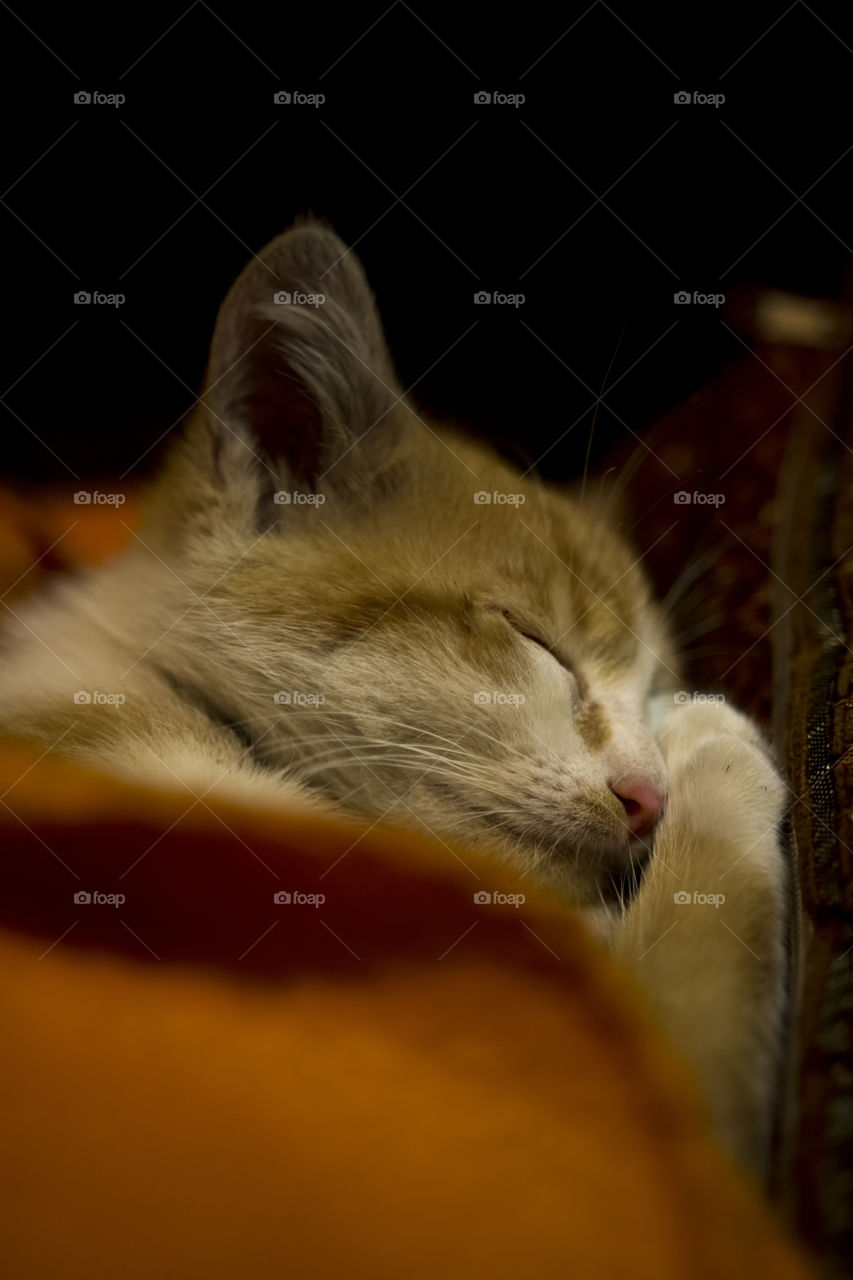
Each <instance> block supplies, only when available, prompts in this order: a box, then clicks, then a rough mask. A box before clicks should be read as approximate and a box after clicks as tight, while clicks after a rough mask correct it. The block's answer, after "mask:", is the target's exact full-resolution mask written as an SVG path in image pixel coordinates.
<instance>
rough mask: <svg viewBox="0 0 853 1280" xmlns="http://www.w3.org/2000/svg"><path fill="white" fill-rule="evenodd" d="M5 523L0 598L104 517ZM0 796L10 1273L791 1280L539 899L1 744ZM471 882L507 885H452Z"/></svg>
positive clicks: (650, 1041)
mask: <svg viewBox="0 0 853 1280" xmlns="http://www.w3.org/2000/svg"><path fill="white" fill-rule="evenodd" d="M3 509H4V512H5V517H4V520H3V522H2V525H0V591H3V590H6V588H7V587H9V586H10V585H11V584H13V583H14V582H15V580H16V579H18V578H19V577H20V575H22V574H23V575H25V576H24V577H23V578H22V579H21V581H19V582H18V583H17V585H16V586H15V588H14V591H13V592H12V593H11V594H10V595H9V596H7V597H6V603H7V604H11V607H12V608H14V607H15V597H16V596H17V595H18V594H19V593H20V592H21V591H22V590H24V589H25V588H26V587H27V586H28V585H29V583H30V582H33V581H37V580H38V579H39V578H40V577H43V576H44V575H45V574H46V573H48V572H56V571H57V569H61V568H63V567H65V566H67V565H69V564H73V563H75V562H80V561H82V560H88V559H93V558H96V557H98V556H100V555H102V554H105V553H106V552H107V551H109V550H112V549H114V548H115V547H117V546H118V545H119V544H120V542H121V540H122V537H123V536H124V531H123V530H122V527H121V524H120V523H119V522H120V521H121V520H128V519H129V517H128V514H127V512H128V508H127V507H125V508H124V509H123V511H122V512H120V513H118V514H116V513H115V512H113V511H112V510H110V511H109V512H106V513H105V512H103V511H101V510H94V509H91V508H74V507H72V506H71V505H70V502H69V499H68V498H67V497H66V498H57V497H55V496H54V497H52V498H50V499H49V500H46V499H44V498H42V499H41V500H40V501H39V502H37V503H36V502H26V503H23V502H19V501H9V502H7V503H6V504H5V505H4V508H3ZM69 512H70V513H71V514H70V516H69ZM73 519H77V520H79V524H78V525H77V527H76V529H74V530H72V532H70V533H68V534H66V535H65V536H64V537H63V538H62V540H61V541H60V542H59V543H58V544H57V545H56V546H55V547H54V548H53V550H52V551H51V552H50V557H49V560H50V562H51V563H52V565H53V567H52V568H50V569H47V568H45V563H46V561H45V560H43V561H42V562H41V564H40V565H39V566H38V567H37V568H35V569H32V570H31V571H30V572H27V570H28V569H29V566H30V565H31V564H32V563H33V561H35V560H36V558H37V557H38V556H39V555H41V554H42V553H43V552H44V551H45V549H46V548H48V547H49V546H50V544H51V542H52V541H53V540H54V539H55V538H57V537H59V535H60V534H61V533H62V532H63V529H65V528H67V526H68V525H70V524H71V522H72V520H73ZM0 796H2V802H0V841H2V851H3V872H2V880H0V883H2V907H0V922H2V925H3V930H2V931H1V932H0V973H2V975H3V976H2V992H1V993H0V1007H2V1043H3V1050H2V1053H0V1081H2V1089H3V1096H4V1098H5V1099H6V1104H7V1105H6V1112H7V1115H6V1118H5V1120H4V1141H3V1143H2V1151H3V1155H2V1191H0V1197H2V1199H1V1200H0V1202H1V1203H2V1210H0V1214H2V1240H1V1241H0V1254H2V1257H3V1258H4V1259H5V1260H6V1263H7V1268H8V1274H9V1275H10V1276H13V1277H15V1280H24V1278H29V1277H39V1278H41V1277H45V1278H47V1277H50V1278H51V1280H52V1278H53V1277H55V1276H59V1275H62V1276H65V1277H80V1278H81V1280H82V1278H83V1277H86V1280H100V1278H101V1277H104V1278H106V1277H110V1280H112V1278H113V1277H115V1276H116V1275H122V1276H123V1277H128V1278H133V1277H140V1278H141V1277H145V1278H146V1280H148V1278H149V1277H150V1276H151V1275H158V1276H163V1277H172V1276H174V1277H176V1278H177V1277H181V1278H182V1280H185V1278H187V1277H205V1278H207V1277H211V1278H212V1277H223V1280H224V1278H225V1277H228V1280H232V1278H233V1277H243V1276H245V1277H251V1278H252V1280H254V1278H265V1277H273V1276H291V1275H292V1276H307V1277H329V1278H330V1280H331V1277H338V1276H348V1277H365V1280H367V1278H368V1277H370V1280H378V1278H382V1277H388V1280H391V1278H393V1280H399V1278H400V1277H404V1276H405V1277H413V1278H415V1280H417V1278H419V1277H423V1280H427V1277H429V1280H433V1278H434V1277H435V1276H437V1275H446V1276H458V1277H463V1276H465V1277H471V1276H481V1275H482V1276H488V1277H496V1278H498V1277H504V1276H505V1277H507V1278H509V1277H512V1280H518V1278H519V1277H528V1276H529V1277H537V1278H538V1277H543V1278H544V1277H554V1278H555V1280H556V1278H557V1277H559V1278H560V1280H564V1278H565V1277H567V1276H575V1277H580V1278H582V1280H585V1278H587V1277H589V1278H590V1280H598V1278H601V1280H619V1278H621V1277H625V1280H628V1278H630V1280H644V1278H645V1277H648V1280H669V1278H670V1277H671V1278H673V1280H674V1278H675V1277H679V1278H681V1277H683V1278H685V1280H686V1278H687V1277H689V1278H690V1280H703V1278H705V1277H707V1278H708V1280H711V1278H714V1280H723V1277H725V1280H736V1278H738V1277H749V1278H750V1280H753V1278H754V1277H764V1276H773V1277H774V1278H775V1280H789V1278H790V1280H795V1278H796V1277H805V1276H806V1275H807V1274H808V1272H807V1268H806V1266H805V1264H804V1263H803V1262H802V1260H801V1259H800V1258H799V1256H798V1255H797V1253H796V1251H795V1249H794V1247H793V1246H792V1245H791V1244H790V1243H789V1242H788V1241H787V1240H786V1239H785V1237H784V1235H783V1233H782V1231H781V1229H780V1228H779V1227H778V1226H777V1225H776V1224H775V1223H774V1222H773V1221H772V1220H771V1217H770V1215H769V1213H768V1212H767V1211H766V1210H765V1209H764V1208H763V1207H762V1206H761V1203H760V1201H759V1197H758V1196H757V1194H756V1193H755V1192H753V1190H752V1189H751V1188H750V1187H749V1186H748V1185H747V1183H746V1182H745V1181H743V1180H741V1178H740V1177H739V1175H738V1174H737V1173H736V1172H735V1171H734V1170H733V1169H732V1168H731V1167H730V1166H729V1165H728V1164H727V1162H726V1160H725V1159H724V1157H723V1156H722V1155H721V1154H720V1153H719V1152H718V1151H717V1150H716V1148H715V1147H714V1145H713V1144H712V1142H711V1140H710V1138H709V1136H708V1133H707V1130H706V1125H705V1121H704V1118H703V1116H702V1113H701V1110H700V1108H699V1106H698V1104H697V1103H696V1101H695V1099H694V1097H693V1094H692V1090H691V1083H690V1080H689V1079H688V1077H687V1073H686V1069H684V1068H683V1067H682V1066H681V1064H680V1063H679V1062H677V1061H676V1060H675V1058H674V1057H672V1056H671V1055H670V1054H669V1051H668V1050H667V1048H666V1046H665V1045H664V1044H663V1043H662V1041H661V1040H660V1039H659V1038H658V1035H657V1032H656V1030H655V1028H654V1027H653V1025H652V1023H651V1022H650V1020H649V1018H648V1017H647V1015H646V1013H645V1011H644V1009H643V1007H642V1004H641V1002H640V1000H639V997H638V996H637V995H636V994H635V993H634V991H633V990H632V989H631V988H630V986H629V983H628V980H627V978H625V977H623V976H622V975H621V974H620V973H618V972H617V971H616V970H615V969H614V968H613V967H612V966H611V964H610V963H609V961H608V960H607V958H606V957H605V956H604V955H602V954H600V953H599V951H598V950H597V948H596V947H595V946H594V945H593V944H592V943H591V942H590V941H589V940H588V939H587V937H586V935H585V933H584V932H583V930H582V928H581V927H580V925H579V924H578V923H577V921H576V920H575V919H574V918H573V917H572V916H571V914H570V913H568V912H567V911H565V909H564V908H563V907H562V906H561V905H560V904H559V903H558V902H557V901H555V900H554V899H552V898H549V897H548V896H547V895H544V894H541V893H537V892H536V891H535V890H534V889H533V888H532V887H531V886H530V885H528V884H522V883H521V882H516V881H514V880H513V878H512V877H511V876H510V875H509V874H508V873H506V872H498V871H497V870H495V869H494V868H493V867H492V866H491V865H490V864H489V863H488V862H486V861H484V860H482V859H480V858H478V857H476V856H474V855H471V854H470V853H468V852H465V854H464V863H463V861H460V860H459V859H458V858H457V857H456V856H455V854H454V852H453V851H451V850H450V849H448V848H447V847H446V846H445V845H443V844H441V843H438V842H436V843H434V844H433V843H429V842H426V841H423V840H420V839H418V838H416V837H414V836H412V835H408V834H401V833H397V832H394V831H393V830H388V829H382V828H378V827H375V828H369V827H365V828H357V827H347V826H344V825H342V824H339V823H334V822H327V821H321V820H317V819H310V820H309V819H305V818H297V817H289V816H286V815H285V816H282V815H280V814H274V813H254V812H249V811H245V810H241V809H240V808H238V807H236V806H230V805H226V804H223V803H213V802H211V801H210V800H209V799H206V800H204V801H203V802H200V803H196V802H193V800H192V798H191V797H184V796H181V795H178V794H174V795H169V794H166V793H162V794H161V793H158V792H153V791H147V790H144V789H141V788H136V787H133V786H130V785H125V784H123V783H119V782H115V781H112V780H109V779H108V778H106V777H103V776H100V775H98V774H96V773H94V772H91V771H88V770H85V769H81V768H78V767H76V766H72V765H70V764H66V763H63V762H61V761H59V760H57V759H54V758H53V757H50V756H47V757H44V758H39V756H38V753H37V752H35V751H32V750H31V749H27V748H25V747H22V746H20V745H15V744H11V743H9V744H6V745H5V746H3V747H0ZM498 891H500V892H504V893H507V894H519V893H523V894H524V895H525V897H526V901H525V902H524V903H523V905H517V904H512V903H511V902H495V901H494V900H492V901H491V902H488V903H477V902H475V900H474V895H475V893H477V892H487V893H489V894H491V895H493V896H494V894H495V893H496V892H498ZM276 894H285V895H287V894H289V895H290V901H275V895H276ZM80 895H83V900H81V899H80ZM86 895H90V897H91V899H92V900H91V901H85V897H86ZM299 895H303V898H304V900H301V899H300V896H299ZM321 896H322V898H323V899H324V900H323V901H322V902H321V901H319V898H320V897H321ZM312 897H313V901H312V900H311V899H312ZM110 898H112V901H110ZM121 898H123V901H119V899H121ZM99 899H100V900H99Z"/></svg>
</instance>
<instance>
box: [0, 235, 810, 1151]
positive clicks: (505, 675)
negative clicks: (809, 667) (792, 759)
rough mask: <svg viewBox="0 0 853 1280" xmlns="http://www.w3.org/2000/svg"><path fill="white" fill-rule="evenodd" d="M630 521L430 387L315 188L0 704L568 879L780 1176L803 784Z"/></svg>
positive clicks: (28, 720)
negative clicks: (788, 862)
mask: <svg viewBox="0 0 853 1280" xmlns="http://www.w3.org/2000/svg"><path fill="white" fill-rule="evenodd" d="M611 524H612V521H609V520H608V519H607V516H606V513H602V511H601V510H599V509H594V508H593V506H592V505H591V504H588V503H586V502H584V501H580V500H578V499H577V498H572V497H570V496H569V495H567V494H566V493H563V492H561V491H560V490H558V489H557V488H552V487H549V486H546V485H545V484H543V483H541V482H540V481H539V480H538V479H536V478H535V477H534V476H532V475H530V474H525V475H524V476H522V475H521V474H519V472H518V470H517V469H515V468H514V467H513V466H511V465H510V464H509V463H508V462H506V461H503V460H501V459H500V458H499V457H498V456H497V455H496V454H495V453H494V452H492V451H491V450H490V449H489V448H488V447H486V446H485V445H483V444H481V443H477V442H475V441H474V440H472V439H470V438H468V437H466V435H465V434H464V433H461V432H458V431H457V430H455V429H451V428H449V427H447V426H446V425H441V424H439V423H437V422H435V421H432V420H430V419H429V418H428V417H427V416H426V415H424V414H422V413H420V412H419V411H418V409H417V408H416V407H415V405H414V404H413V403H412V401H411V399H410V397H409V396H408V395H407V394H405V393H404V391H403V389H402V387H401V385H400V383H399V381H398V380H397V375H396V374H395V372H394V368H393V366H392V363H391V359H390V356H389V353H388V349H387V346H386V343H385V339H384V336H383V329H382V325H381V322H380V318H379V314H378V311H377V307H376V304H375V300H374V297H373V295H372V293H371V290H370V288H369V286H368V283H367V280H366V278H365V276H364V273H363V269H362V267H361V265H360V263H359V262H358V260H357V258H356V256H355V254H354V253H353V252H352V251H350V250H348V249H347V247H346V246H345V245H344V244H343V242H342V241H341V240H340V239H338V237H337V236H336V235H335V234H334V232H333V231H332V230H331V229H330V228H328V227H327V226H325V225H324V224H322V223H320V222H317V221H315V220H305V221H303V222H300V223H297V224H296V225H294V226H292V227H291V228H290V229H288V230H287V231H285V232H284V233H283V234H282V235H280V236H278V237H277V238H276V239H274V240H273V241H272V242H271V243H270V244H268V245H267V246H266V247H265V248H264V249H262V250H261V252H260V253H259V254H258V255H256V256H255V257H254V258H252V260H250V262H249V264H248V266H247V267H246V268H245V270H244V271H243V273H242V274H241V275H240V277H239V278H238V280H237V281H236V283H235V284H234V285H233V287H232V288H231V290H230V292H229V293H228V295H227V298H226V300H225V302H224V303H223V306H222V308H221V311H220V314H219V317H218V320H217V323H216V326H215V331H214V335H213V341H212V346H211V353H210V361H209V365H208V369H207V373H206V377H205V381H204V389H203V391H202V394H201V396H200V398H199V401H198V403H197V405H196V406H195V408H194V410H193V412H192V414H191V416H190V417H189V419H188V421H187V423H186V425H185V427H184V429H183V431H182V433H181V435H180V437H179V439H177V441H176V442H175V444H174V446H173V447H172V449H171V452H170V453H169V454H168V457H167V459H166V462H165V464H164V466H163V469H162V473H161V474H160V475H159V477H158V478H157V479H156V481H155V482H154V484H153V485H152V487H151V492H150V495H149V497H148V500H147V504H146V507H145V510H144V515H143V519H142V522H141V524H140V526H139V528H138V530H137V531H136V533H135V534H134V537H133V539H132V544H131V546H130V547H129V548H128V550H126V551H125V552H124V553H123V554H122V555H121V556H119V557H117V558H116V559H114V560H113V561H111V562H109V563H107V564H106V565H105V566H103V567H102V568H99V569H97V570H93V571H91V572H89V573H88V575H85V576H83V577H82V578H80V579H75V580H73V581H71V580H67V581H63V582H61V583H59V584H57V585H56V587H55V588H54V590H53V592H52V594H49V595H46V596H44V597H41V598H36V599H34V600H31V601H29V602H28V603H27V604H26V605H25V606H24V607H23V608H22V610H21V613H20V621H13V622H12V624H11V625H10V626H9V627H7V628H6V630H5V634H4V638H3V648H4V654H3V662H2V674H0V708H2V711H1V712H0V726H2V728H3V729H5V730H6V731H8V732H10V733H14V734H17V735H23V736H25V737H28V738H30V739H32V740H35V741H37V742H38V743H40V744H43V745H44V744H46V745H49V746H50V747H52V748H53V747H55V749H57V750H58V751H60V752H61V753H63V754H65V755H66V756H70V757H72V758H74V759H77V760H79V761H83V762H85V763H87V764H90V765H95V766H97V767H98V768H100V769H102V770H106V771H109V772H112V773H114V774H119V775H122V776H126V777H131V778H135V779H137V780H142V781H146V782H150V783H153V784H157V785H166V786H174V785H177V784H178V783H181V784H183V785H185V786H188V787H189V788H191V789H192V790H193V791H195V792H196V793H197V794H198V793H201V792H202V791H206V790H208V789H211V792H212V794H219V795H224V796H230V797H233V798H237V799H239V800H241V801H245V802H247V803H249V804H274V805H277V806H282V805H284V806H286V807H287V808H288V809H291V810H292V809H294V808H296V809H304V810H309V811H310V810H313V811H316V812H322V811H324V810H326V811H330V812H343V813H349V814H357V815H366V816H368V817H369V818H371V819H378V818H383V819H386V820H387V821H389V822H393V823H397V824H403V825H406V826H410V827H415V828H419V829H421V830H424V831H426V832H428V833H432V834H435V835H437V836H439V837H440V838H442V839H445V840H446V839H448V838H450V839H452V840H454V841H456V842H458V843H459V844H460V846H461V847H464V846H469V847H474V848H482V849H484V850H486V851H488V853H489V854H491V855H492V856H494V857H495V858H497V859H502V860H504V861H506V862H507V863H509V864H511V865H513V866H514V867H516V868H518V869H520V870H521V871H522V872H525V873H527V874H529V875H530V876H532V877H534V878H536V879H538V880H539V881H540V882H543V883H546V884H549V885H551V886H553V887H554V889H556V890H557V891H558V892H559V893H561V894H562V895H564V896H565V898H566V900H567V901H568V902H569V903H570V904H571V905H572V906H574V907H576V908H577V909H578V910H580V911H581V912H582V913H583V914H584V916H585V918H586V920H587V923H588V925H589V927H590V928H591V929H592V930H593V931H594V932H595V933H596V934H597V936H598V937H599V938H600V939H602V940H603V941H604V943H605V944H606V945H607V946H608V947H609V948H610V949H611V950H612V952H613V953H614V954H615V956H616V957H617V959H618V960H619V961H620V962H621V963H622V964H623V965H625V966H626V967H627V968H629V969H630V970H631V971H632V972H633V974H634V975H635V976H636V978H637V979H638V980H639V982H640V984H641V985H642V987H643V988H644V989H645V991H646V993H647V996H648V998H649V1000H650V1001H651V1003H652V1005H653V1006H654V1008H655V1009H656V1011H657V1014H658V1016H659V1018H660V1020H661V1021H662V1024H663V1026H664V1029H665V1031H666V1032H667V1033H668V1035H669V1037H670V1039H671V1041H672V1042H673V1044H674V1045H675V1047H676V1048H677V1049H678V1050H680V1051H681V1052H682V1053H683V1054H684V1055H685V1056H686V1057H687V1058H688V1059H689V1061H690V1062H691V1063H692V1065H693V1067H694V1069H695V1072H696V1074H697V1076H698V1079H699V1083H700V1086H701V1088H702V1090H703V1092H704V1095H705V1098H706V1100H707V1103H708V1107H709V1109H710V1113H711V1116H712V1119H713V1122H714V1124H715V1126H716V1131H717V1133H718V1135H719V1138H720V1140H721V1142H722V1143H723V1144H724V1145H725V1146H727V1147H728V1149H729V1150H730V1151H731V1152H732V1153H733V1154H734V1156H735V1157H736V1158H737V1159H738V1160H739V1161H740V1162H741V1163H742V1164H743V1165H745V1166H746V1167H748V1168H750V1169H751V1170H753V1171H754V1172H755V1173H757V1174H758V1175H759V1176H761V1175H762V1174H763V1173H764V1171H765V1170H766V1168H767V1161H768V1151H769V1144H770V1138H771V1126H772V1116H773V1106H774V1097H775V1090H776V1080H777V1075H778V1069H779V1061H780V1057H781V1037H782V1025H783V1014H784V995H785V981H786V961H785V950H784V945H783V939H784V929H785V901H786V897H785V892H786V872H785V861H784V858H783V854H782V850H781V847H780V843H779V838H778V826H779V822H780V819H781V816H782V813H783V809H784V794H785V788H784V784H783V782H782V780H781V778H780V777H779V774H778V773H777V771H776V769H775V768H774V766H773V764H772V762H771V759H770V756H769V753H768V750H767V748H766V746H765V744H764V741H763V739H762V737H761V734H760V732H759V730H758V729H757V728H756V726H754V725H753V724H752V723H751V722H750V721H749V720H748V719H747V718H746V717H745V716H743V715H741V714H740V713H739V712H737V711H736V710H734V709H733V708H731V707H729V706H726V705H717V704H709V703H696V702H689V703H688V704H687V705H678V704H677V700H676V699H675V691H676V690H677V689H678V688H679V685H680V680H679V678H678V674H677V672H678V668H677V658H676V655H675V653H674V651H673V645H672V642H671V640H670V638H669V635H668V632H667V627H666V623H665V620H664V617H663V614H662V611H661V609H660V608H659V606H658V605H657V604H656V602H655V600H654V598H653V596H652V593H651V590H650V587H649V585H648V582H647V580H646V577H645V575H644V573H643V570H642V567H641V565H640V563H639V561H638V560H637V559H636V558H635V556H634V553H633V552H632V551H631V550H630V549H629V547H628V546H627V545H626V544H625V543H624V542H623V541H622V540H621V538H620V537H619V536H617V534H616V533H615V532H614V530H613V528H612V527H611ZM34 637H36V638H37V639H34ZM91 690H101V691H103V690H107V691H114V692H119V691H120V692H121V694H122V695H123V696H124V698H125V702H124V704H123V705H122V707H121V714H116V713H115V709H114V708H113V707H105V706H104V705H103V704H102V703H99V701H98V699H95V698H93V699H92V700H91V701H89V702H85V701H84V700H83V698H84V697H85V694H86V691H91ZM81 692H82V694H83V698H81V696H80V694H81ZM75 694H77V695H78V696H77V698H76V700H75ZM650 849H651V856H649V850H650ZM628 882H631V883H632V886H633V891H632V892H628V891H625V889H624V886H625V885H626V883H628ZM614 885H615V886H617V888H616V891H614V889H613V886H614ZM620 885H621V886H622V890H621V891H620V890H619V888H618V886H620ZM721 895H724V901H725V912H724V913H723V914H724V917H725V926H726V927H725V928H723V927H722V925H721V913H720V910H719V902H720V897H721Z"/></svg>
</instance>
